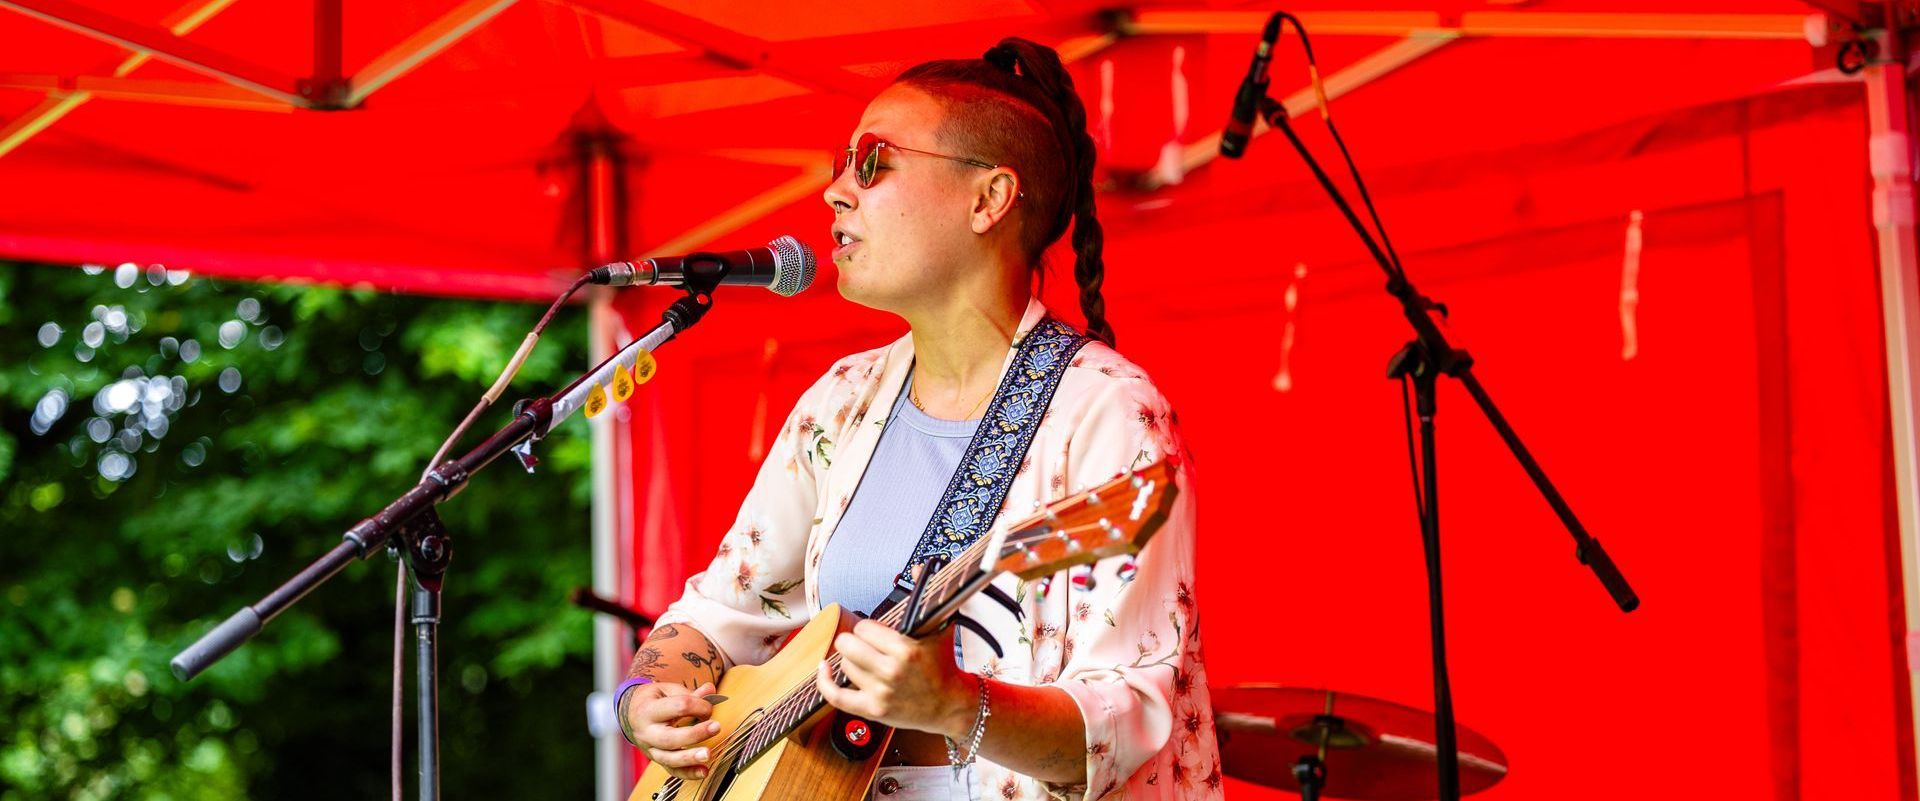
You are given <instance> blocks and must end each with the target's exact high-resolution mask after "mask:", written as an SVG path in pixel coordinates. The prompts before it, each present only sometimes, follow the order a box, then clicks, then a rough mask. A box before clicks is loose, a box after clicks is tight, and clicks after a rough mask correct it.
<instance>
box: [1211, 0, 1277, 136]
mask: <svg viewBox="0 0 1920 801" xmlns="http://www.w3.org/2000/svg"><path fill="white" fill-rule="evenodd" d="M1279 39H1280V15H1279V14H1275V15H1273V16H1272V17H1269V18H1267V28H1266V30H1264V31H1262V32H1261V33H1260V46H1259V47H1256V48H1254V50H1253V64H1252V65H1251V66H1249V67H1248V68H1247V77H1246V80H1243V81H1241V82H1240V91H1239V92H1238V93H1237V94H1235V95H1234V96H1233V114H1232V115H1231V116H1229V117H1228V118H1227V127H1226V129H1225V130H1222V131H1221V132H1220V155H1222V156H1226V157H1227V158H1230V159H1237V158H1240V156H1241V154H1243V153H1245V152H1247V140H1248V139H1250V138H1252V137H1253V118H1254V117H1255V115H1257V114H1258V113H1259V111H1260V101H1261V100H1262V99H1264V98H1265V97H1266V96H1267V62H1268V61H1269V60H1271V59H1272V58H1273V44H1274V42H1277V41H1279Z"/></svg>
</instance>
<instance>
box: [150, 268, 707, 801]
mask: <svg viewBox="0 0 1920 801" xmlns="http://www.w3.org/2000/svg"><path fill="white" fill-rule="evenodd" d="M724 274H725V273H724V271H720V272H706V271H702V272H700V273H699V274H698V275H696V274H693V273H689V275H688V277H687V283H686V286H685V289H686V294H685V295H684V296H683V297H681V298H680V299H678V300H676V301H674V302H673V304H672V305H671V306H669V307H668V308H667V310H666V311H665V312H663V313H662V314H661V315H660V324H659V325H658V326H656V327H655V328H654V329H653V330H652V331H651V332H649V333H648V334H647V335H646V336H644V337H641V338H640V339H637V340H635V341H633V342H632V343H630V344H628V345H627V346H626V347H625V348H622V349H621V350H620V352H619V353H616V354H614V355H613V356H612V357H610V358H608V359H607V360H606V361H604V362H601V363H600V365H599V366H597V367H595V368H594V369H593V370H590V371H588V372H587V373H586V374H584V375H582V376H580V377H579V378H576V379H574V381H573V383H571V384H569V385H567V388H566V389H563V390H561V391H560V392H558V393H556V394H555V395H554V396H553V397H550V398H539V399H537V400H532V401H525V400H523V401H520V402H519V403H518V404H516V408H515V410H514V419H513V422H510V423H508V424H507V425H506V426H505V427H503V428H501V429H500V430H499V431H497V432H495V433H494V434H493V436H491V437H488V438H487V440H486V441H485V442H482V443H480V444H479V445H478V446H476V447H475V448H474V449H473V450H470V451H468V452H467V453H466V454H465V455H463V456H461V457H459V458H457V459H449V460H447V461H445V462H441V463H440V464H438V465H435V466H434V468H433V469H432V470H431V471H429V472H428V473H427V476H426V478H425V479H423V480H421V482H420V483H419V484H417V485H415V486H414V488H413V489H410V490H407V492H406V493H405V494H403V495H401V496H400V497H399V498H397V499H395V500H394V501H393V502H391V503H389V504H387V505H386V507H385V508H383V509H381V510H380V511H379V512H376V513H375V514H374V515H373V516H372V517H369V518H367V519H365V520H362V521H360V522H359V523H358V524H356V525H355V526H354V527H353V528H351V529H348V530H347V533H346V534H345V535H344V536H343V537H342V540H343V541H342V542H341V543H340V544H339V545H336V546H334V547H333V550H331V551H328V552H327V554H326V555H325V556H322V557H320V558H319V559H316V560H314V561H313V563H312V564H310V565H308V566H307V567H306V568H305V569H303V570H301V571H300V572H299V573H298V574H296V575H294V577H293V578H291V579H288V580H287V581H286V583H284V584H281V585H280V586H279V587H277V588H275V589H274V590H273V591H272V592H269V593H267V594H266V596H265V597H263V598H261V599H260V601H259V602H258V603H255V604H253V605H251V606H243V607H241V608H240V611H238V612H235V613H233V615H232V616H231V617H228V618H227V619H226V621H225V622H223V623H221V624H220V625H218V626H215V627H214V628H213V630H212V631H209V632H207V633H206V634H205V635H204V636H202V637H201V638H200V639H199V640H196V641H195V642H194V643H193V644H192V645H189V646H187V647H186V648H185V649H184V650H182V651H180V653H179V654H177V655H175V656H174V657H173V660H172V662H171V663H170V664H171V665H172V668H173V675H174V676H176V677H177V678H179V679H180V680H181V681H189V680H191V679H193V677H194V676H197V675H199V674H200V672H201V671H204V670H206V669H207V668H208V667H210V666H212V665H213V663H215V662H217V661H219V660H220V659H221V658H223V657H225V656H226V655H227V654H229V653H232V652H233V651H234V649H236V648H239V647H240V646H241V645H244V644H245V643H246V642H247V641H248V640H250V639H252V638H253V637H254V636H255V635H257V634H259V633H260V631H261V629H263V628H264V627H265V626H266V624H267V623H268V622H270V621H272V620H273V619H274V618H275V617H276V616H278V615H279V614H280V613H281V612H284V611H286V609H287V608H288V607H290V606H292V605H294V604H296V603H299V602H300V599H302V598H304V597H306V595H307V593H310V592H312V591H313V590H314V589H315V588H317V587H319V586H320V585H321V584H324V583H326V581H327V580H328V579H331V578H333V577H334V576H335V575H337V574H338V573H339V572H340V571H341V570H343V569H345V568H346V566H347V565H348V564H349V563H351V562H352V561H354V560H356V559H367V558H370V557H372V556H373V555H374V554H375V553H378V552H380V551H381V550H382V549H387V548H394V549H397V550H399V551H400V553H401V556H402V558H404V559H406V560H407V568H408V570H407V572H408V575H409V576H410V577H411V602H410V607H411V613H412V621H413V626H414V633H415V640H414V642H415V653H416V662H417V664H416V666H415V672H414V679H415V685H416V688H417V694H418V696H419V702H418V703H419V707H418V710H419V721H418V724H419V729H420V738H419V739H420V759H419V761H420V789H419V798H420V799H421V801H438V799H439V797H440V745H439V742H440V740H439V736H440V732H439V719H440V700H439V681H438V673H439V659H438V642H437V639H436V633H437V629H438V627H439V624H440V586H441V582H442V580H443V579H444V577H445V575H446V570H447V565H448V563H449V562H450V561H451V560H452V559H453V538H452V536H451V535H450V534H449V533H448V532H447V528H446V526H445V525H444V524H443V523H441V521H440V516H439V514H438V513H436V512H435V511H434V507H435V506H436V505H438V504H439V503H440V502H442V501H445V500H447V499H449V498H452V497H453V496H454V495H456V494H458V493H459V492H460V490H462V489H464V488H465V487H466V485H467V482H468V481H469V480H471V479H472V478H473V474H475V473H478V472H480V471H481V470H483V469H485V468H486V467H487V466H488V465H490V464H492V463H493V461H494V460H495V459H498V458H500V457H501V456H502V455H504V454H506V453H508V452H509V451H511V452H513V453H514V454H515V455H517V456H518V457H519V459H520V462H521V464H522V465H523V466H525V467H526V469H527V472H529V473H531V472H533V467H534V463H535V462H536V461H537V460H536V459H535V458H534V456H533V450H532V445H533V443H534V442H537V441H539V440H540V439H542V438H544V437H545V436H546V435H547V434H548V433H551V432H552V431H553V429H555V428H557V427H558V426H559V425H560V424H561V423H562V422H565V421H566V419H567V418H568V417H569V416H571V415H572V414H573V413H574V412H575V411H577V410H579V409H580V408H581V407H582V406H584V405H585V403H586V399H587V396H588V394H589V393H590V392H591V390H592V387H594V386H596V385H605V384H606V383H607V382H608V381H609V380H610V378H611V377H612V375H613V371H614V370H624V369H632V367H633V364H634V361H635V360H636V359H637V358H638V357H639V355H640V353H642V352H647V351H652V350H654V349H656V348H658V347H660V346H661V345H664V344H666V343H667V342H668V341H670V340H672V339H673V338H674V336H675V335H677V334H678V333H679V332H681V331H685V330H687V329H688V328H691V327H692V326H693V325H694V324H695V323H698V322H700V319H701V318H702V317H704V316H706V313H707V311H708V309H710V308H712V306H713V300H712V292H713V290H714V288H715V287H717V286H718V285H719V283H720V279H721V278H722V277H723V276H724ZM396 538H397V539H398V542H394V540H395V539H396Z"/></svg>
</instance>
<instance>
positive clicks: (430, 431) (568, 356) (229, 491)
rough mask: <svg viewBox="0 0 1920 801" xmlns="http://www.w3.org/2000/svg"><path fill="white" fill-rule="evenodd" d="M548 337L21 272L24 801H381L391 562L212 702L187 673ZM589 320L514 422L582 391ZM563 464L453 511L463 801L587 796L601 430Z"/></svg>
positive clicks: (0, 669)
mask: <svg viewBox="0 0 1920 801" xmlns="http://www.w3.org/2000/svg"><path fill="white" fill-rule="evenodd" d="M539 312H540V309H537V308H534V307H531V306H521V305H507V304H485V303H476V302H465V301H453V300H433V299H422V298H416V297H398V296H392V295H381V294H376V293H373V292H370V291H350V290H340V289H330V288H317V287H291V286H268V285H258V284H242V283H222V282H217V281H212V280H206V279H201V278H188V277H187V276H185V275H184V274H183V273H180V272H177V271H176V272H168V271H167V270H165V269H163V268H159V267H143V266H133V265H124V266H120V267H117V268H116V267H104V268H102V267H89V268H87V269H86V270H84V271H83V270H74V269H68V268H58V267H44V266H25V265H9V264H0V332H4V333H0V799H9V800H11V799H30V798H32V799H38V798H110V797H138V798H175V799H189V798H237V797H258V798H320V797H325V798H342V797H350V798H372V797H384V794H385V792H386V789H385V788H386V786H387V770H388V765H387V742H388V735H387V732H388V726H389V723H388V716H389V714H390V712H389V706H388V694H389V692H390V686H391V683H390V682H391V679H390V675H391V674H390V672H389V671H390V670H391V663H390V659H391V649H392V639H391V637H392V628H391V627H392V616H393V607H392V604H393V583H394V568H393V564H392V562H391V560H390V559H388V558H387V557H386V556H385V555H380V556H376V557H374V558H372V559H369V560H367V561H365V562H359V563H355V564H353V565H351V566H349V567H348V569H347V570H345V571H343V572H342V573H341V574H340V576H339V577H338V578H336V579H334V580H333V581H332V582H330V583H329V584H327V585H325V586H324V587H322V588H321V589H320V590H319V591H318V592H316V593H314V594H313V595H310V596H308V597H307V599H306V600H304V601H303V602H301V603H300V604H298V605H296V606H295V607H293V609H292V610H291V611H289V612H287V613H286V614H284V615H282V616H281V617H280V618H279V619H277V620H275V621H274V622H273V623H272V624H271V625H269V626H268V627H267V629H266V632H265V633H264V634H262V635H261V636H260V637H259V638H257V639H256V640H254V641H253V642H252V643H251V644H250V645H248V646H246V647H244V648H242V649H240V650H239V651H237V652H236V653H234V654H233V655H232V656H230V657H228V658H227V659H226V660H224V661H223V662H221V663H219V664H218V665H216V666H215V667H214V668H213V669H212V670H210V671H208V672H207V673H206V674H205V675H203V676H201V677H200V678H198V679H196V680H194V681H193V682H192V683H183V682H180V681H177V680H175V679H174V677H173V675H172V674H171V673H170V672H169V671H168V669H167V660H168V659H170V658H171V657H172V655H173V654H174V653H175V652H176V651H177V650H178V649H180V648H181V647H183V646H185V645H187V644H188V643H189V642H191V641H192V640H193V639H194V638H196V637H197V636H199V635H200V634H201V633H202V632H204V631H206V630H207V629H208V628H209V627H211V626H212V625H213V624H214V623H216V622H218V621H219V620H221V619H224V618H225V617H226V616H227V615H229V614H231V613H232V612H233V611H234V610H235V609H237V608H239V607H240V605H242V604H247V603H252V602H253V601H255V600H257V599H258V598H259V597H260V596H261V595H262V594H263V593H265V592H266V591H268V590H270V589H272V588H273V587H274V586H277V585H278V584H279V583H280V582H282V581H284V580H286V579H287V578H289V577H291V576H292V575H293V574H294V572H296V571H297V570H299V569H300V568H301V567H303V566H305V565H306V564H307V563H308V562H309V561H311V560H312V559H314V558H315V557H317V556H319V555H320V554H322V553H324V552H325V551H326V550H327V549H329V548H331V547H333V545H335V544H336V543H338V542H339V538H340V534H341V533H342V532H344V531H345V530H346V529H347V528H349V527H350V526H352V525H353V524H354V523H355V522H357V521H358V520H360V519H361V518H363V517H365V516H366V515H368V514H370V513H372V512H373V511H374V510H376V509H378V508H379V507H380V506H381V505H383V504H384V503H385V502H387V501H388V500H390V499H392V498H393V497H394V496H396V495H397V494H399V493H400V492H402V491H404V490H405V489H406V488H407V487H409V486H411V485H412V484H413V483H414V482H415V481H416V480H417V479H418V476H419V473H420V470H421V468H422V466H423V465H424V464H425V462H426V460H427V459H428V458H430V457H431V455H432V452H433V450H434V449H435V448H436V447H437V446H438V445H439V443H440V441H441V440H442V438H444V437H445V435H446V433H447V432H448V431H450V430H451V428H452V426H453V425H454V424H455V423H456V422H458V421H459V419H460V417H461V416H462V415H464V414H465V413H466V411H467V409H468V408H470V407H471V405H472V404H473V402H474V400H475V399H476V398H477V397H478V396H479V394H480V392H482V391H483V390H484V389H485V388H486V386H487V385H489V384H490V383H491V382H492V380H493V378H494V376H495V374H496V373H497V372H498V371H499V369H500V368H501V366H503V365H504V364H506V362H507V359H508V357H509V356H510V355H511V353H512V351H513V349H514V348H515V347H516V346H517V345H518V344H519V341H520V338H521V336H522V335H523V334H524V333H525V331H526V330H527V329H528V328H529V327H530V326H531V325H532V324H533V322H534V321H535V320H536V319H537V317H538V314H539ZM583 317H584V315H583V314H581V313H580V312H579V311H578V310H568V311H567V312H564V313H563V314H562V315H561V316H560V317H559V318H558V319H557V320H556V322H555V324H554V325H553V327H552V328H551V329H549V331H548V334H547V336H546V337H545V338H544V339H543V342H542V343H541V346H540V348H539V350H538V351H536V352H535V354H534V357H533V358H532V359H531V360H530V361H529V362H528V363H527V365H526V368H525V369H524V370H523V371H522V372H521V374H520V377H519V379H518V380H517V381H516V382H515V385H514V389H513V390H512V391H510V392H509V394H508V395H507V396H506V399H505V400H510V399H512V398H517V397H523V396H531V395H535V394H540V393H542V392H545V391H551V389H552V388H553V387H555V386H557V385H558V384H559V383H560V382H563V381H565V380H567V378H568V377H569V376H571V375H572V374H573V373H575V372H577V371H578V370H579V369H581V368H582V367H584V366H585V363H586V354H585V352H584V351H585V346H584V341H585V334H584V322H583ZM508 405H509V404H507V403H505V402H504V400H503V402H502V403H501V404H500V407H498V408H496V409H494V410H493V411H492V412H490V413H489V414H488V415H487V416H486V417H484V418H483V419H482V420H481V422H480V423H479V424H477V425H476V426H475V430H474V432H472V434H470V435H469V437H468V439H467V441H466V442H465V443H463V446H462V448H461V449H459V450H464V448H465V447H470V446H471V445H472V444H474V443H477V442H478V441H479V440H480V438H481V436H483V435H484V434H485V433H487V432H490V431H492V430H493V429H495V428H497V427H498V426H500V425H502V424H504V423H505V421H506V420H507V419H508V410H507V408H506V407H507V406H508ZM459 450H456V452H459ZM539 451H540V455H541V457H542V459H543V461H542V466H541V472H540V474H539V475H537V476H528V475H526V474H525V473H524V472H523V471H521V470H520V469H519V467H518V466H517V465H514V464H512V463H511V462H501V463H498V464H496V465H495V467H494V468H493V469H492V470H489V471H487V472H485V473H482V474H481V475H480V476H478V477H477V478H476V480H475V481H474V483H473V485H472V486H471V487H470V488H469V489H468V490H467V491H466V492H464V493H462V494H461V495H459V496H457V497H455V498H454V499H452V500H451V501H449V502H448V503H446V504H443V505H442V506H441V507H440V508H441V512H442V515H443V516H444V518H445V520H446V522H447V525H448V527H449V528H450V530H451V531H452V532H453V535H454V542H455V543H456V554H455V557H454V561H453V566H452V569H451V571H450V573H449V578H448V583H447V589H446V595H445V599H444V600H445V619H446V621H447V625H446V626H445V627H443V631H442V643H441V704H442V710H441V724H442V727H443V731H442V759H443V761H444V764H445V776H444V779H443V788H444V789H445V791H446V792H447V793H448V795H449V796H451V797H542V798H546V797H563V796H573V797H582V796H585V795H587V794H589V793H590V792H591V787H592V783H593V777H592V747H591V745H590V742H589V740H588V737H587V734H586V727H585V725H584V714H585V713H584V703H583V702H584V698H585V695H586V692H587V691H588V690H589V689H590V684H591V679H590V675H589V667H588V664H589V656H590V653H591V648H592V637H591V631H590V628H591V627H590V621H589V619H588V616H587V615H586V614H585V613H584V612H580V611H576V610H572V609H570V608H567V607H566V604H565V597H566V592H567V590H568V589H569V588H571V587H573V586H576V585H581V584H586V583H588V582H589V580H590V579H589V576H590V571H589V565H588V547H587V545H588V515H587V502H588V492H589V486H590V484H589V480H588V463H589V457H588V443H587V437H586V435H585V427H584V425H582V424H581V423H579V422H573V423H570V424H569V425H568V426H566V427H565V428H563V430H562V431H560V432H557V433H556V434H555V436H553V437H552V438H550V439H548V440H547V441H545V442H543V443H541V445H540V448H539ZM409 647H410V640H409ZM408 678H409V679H410V678H411V666H410V667H409V673H408ZM409 690H411V688H410V687H409ZM409 694H410V693H409ZM412 705H413V701H412V698H411V697H409V699H408V701H407V711H408V714H409V720H408V726H409V733H408V737H407V741H406V743H407V750H408V752H409V755H410V757H411V752H412V750H413V735H412V731H411V726H412V721H411V712H412ZM413 770H414V768H413V766H412V764H411V758H410V759H409V764H408V766H407V773H406V775H407V776H408V777H409V788H411V784H412V782H411V777H412V775H413ZM408 792H409V794H411V792H412V791H411V789H409V791H408Z"/></svg>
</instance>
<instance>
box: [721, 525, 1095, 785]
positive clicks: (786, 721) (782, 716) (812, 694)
mask: <svg viewBox="0 0 1920 801" xmlns="http://www.w3.org/2000/svg"><path fill="white" fill-rule="evenodd" d="M1023 528H1025V527H1023ZM1099 529H1100V526H1098V524H1084V525H1079V526H1068V527H1064V528H1058V529H1052V530H1049V531H1046V532H1044V533H1035V534H1029V535H1024V536H1021V537H1019V539H1018V541H1020V542H1022V543H1024V542H1029V541H1032V540H1034V539H1040V538H1048V537H1055V536H1058V534H1057V533H1056V532H1062V531H1064V532H1068V536H1069V537H1073V536H1077V534H1079V533H1084V531H1086V530H1099ZM1008 540H1009V541H1015V538H1014V537H1013V536H1011V535H1010V536H1009V537H1008ZM986 542H987V541H986V540H981V541H980V542H977V543H975V544H974V545H973V546H971V547H969V548H968V549H967V550H966V551H965V552H963V554H962V555H963V558H964V559H966V560H969V561H972V560H974V559H975V557H983V556H984V555H985V554H984V551H985V545H986ZM975 550H980V551H982V553H980V554H974V553H973V551H975ZM964 564H965V562H963V561H956V562H954V563H953V565H951V566H950V567H960V566H962V565H964ZM977 565H978V562H977V561H975V564H974V565H973V566H968V569H967V570H954V571H950V570H948V569H942V570H941V571H940V572H939V573H937V574H935V576H934V579H933V581H932V582H931V583H930V584H929V585H928V590H929V591H932V592H944V591H945V590H947V589H949V588H950V587H951V585H953V584H955V583H957V582H960V581H964V580H966V579H967V578H968V577H969V574H970V573H972V572H973V571H974V569H976V567H977ZM946 600H950V599H942V601H940V602H945V601H946ZM936 605H938V604H937V603H936ZM905 612H906V608H905V607H904V606H897V607H894V608H893V609H892V610H889V611H888V613H887V614H885V615H883V616H882V618H881V619H882V622H885V623H888V624H890V625H898V623H899V618H900V617H901V616H903V615H904V614H905ZM826 661H827V664H828V670H829V671H836V673H835V675H841V674H838V673H837V670H838V668H839V666H840V655H839V654H838V653H835V654H832V655H831V656H829V657H828V658H827V660H826ZM822 700H823V699H821V698H820V697H819V688H818V687H817V686H816V685H814V684H813V683H812V682H811V681H809V682H804V683H801V684H797V685H795V686H794V687H792V688H790V689H789V690H788V691H787V693H786V694H785V695H784V696H783V697H782V698H781V699H780V700H779V701H777V702H775V703H774V704H773V705H771V706H770V707H768V711H767V714H765V715H763V716H761V717H760V718H757V719H756V720H755V722H754V723H753V724H749V726H748V727H746V728H745V729H743V730H741V731H739V732H736V733H735V736H734V737H731V738H729V739H728V742H727V746H726V747H725V748H723V749H722V751H721V760H718V761H724V760H728V759H731V758H733V757H736V756H738V755H739V754H740V753H742V752H744V751H746V750H749V748H750V747H751V748H752V749H753V750H758V749H760V748H763V747H764V744H760V743H754V739H755V738H756V737H760V739H770V738H766V737H762V735H765V734H766V733H768V732H769V731H780V730H783V729H786V728H788V727H790V726H792V725H793V724H794V723H796V722H797V721H796V720H793V717H794V716H795V715H796V713H800V712H802V711H803V710H804V711H805V712H806V713H807V714H811V712H812V709H809V707H813V708H817V705H818V704H819V703H821V701H822ZM770 725H771V726H772V728H771V729H769V728H768V727H769V726H770Z"/></svg>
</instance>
